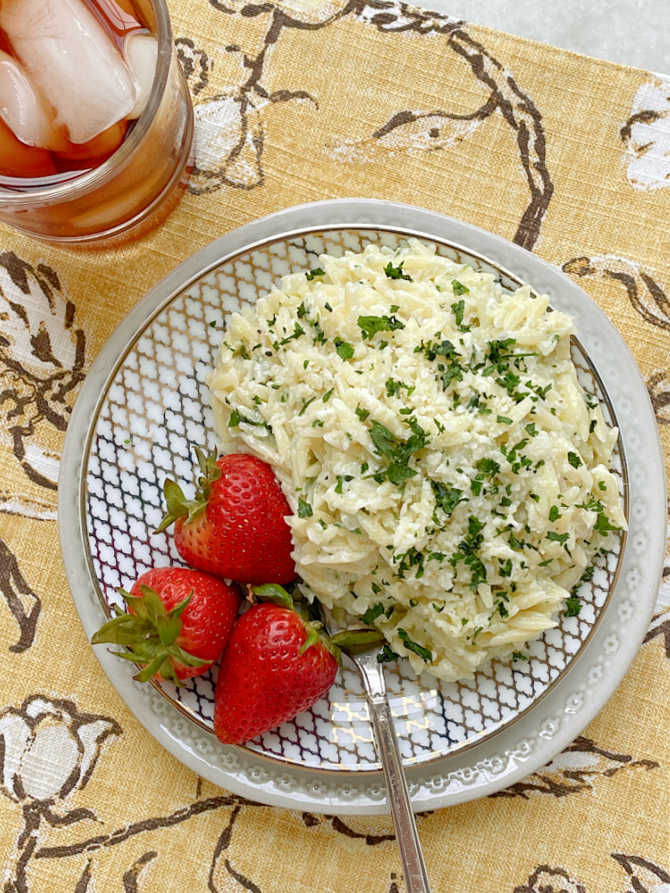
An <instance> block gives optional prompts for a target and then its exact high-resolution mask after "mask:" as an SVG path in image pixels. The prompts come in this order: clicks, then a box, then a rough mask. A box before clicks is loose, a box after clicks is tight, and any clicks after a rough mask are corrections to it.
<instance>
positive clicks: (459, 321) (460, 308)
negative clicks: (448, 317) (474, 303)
mask: <svg viewBox="0 0 670 893" xmlns="http://www.w3.org/2000/svg"><path fill="white" fill-rule="evenodd" d="M451 310H452V312H453V314H454V316H455V317H456V327H457V328H458V331H459V332H469V331H470V329H471V328H472V326H464V325H463V314H464V313H465V301H464V300H463V299H462V298H461V300H460V301H456V302H455V303H454V304H452V305H451Z"/></svg>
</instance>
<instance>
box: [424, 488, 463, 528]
mask: <svg viewBox="0 0 670 893" xmlns="http://www.w3.org/2000/svg"><path fill="white" fill-rule="evenodd" d="M430 486H431V487H432V490H433V496H434V497H435V511H433V520H434V521H435V523H436V524H437V523H438V520H437V517H436V512H437V509H438V508H441V509H442V511H443V512H444V513H445V515H446V516H447V518H448V517H450V515H451V513H452V512H453V510H454V509H455V508H456V506H457V505H458V504H459V502H466V497H464V496H463V491H462V490H459V489H458V488H457V487H449V486H448V485H447V484H442V483H440V481H431V482H430Z"/></svg>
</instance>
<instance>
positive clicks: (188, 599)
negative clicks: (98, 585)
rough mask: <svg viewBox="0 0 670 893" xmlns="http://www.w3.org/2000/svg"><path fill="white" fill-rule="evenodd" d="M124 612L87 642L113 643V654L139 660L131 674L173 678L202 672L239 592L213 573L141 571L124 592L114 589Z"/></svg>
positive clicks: (220, 641) (219, 646)
mask: <svg viewBox="0 0 670 893" xmlns="http://www.w3.org/2000/svg"><path fill="white" fill-rule="evenodd" d="M120 591H121V593H122V595H123V597H124V599H125V600H126V603H127V605H128V613H127V614H124V613H123V612H121V611H119V610H118V609H117V615H116V617H113V618H112V619H111V620H109V621H108V622H107V623H105V624H104V625H103V626H102V627H101V628H100V629H99V630H98V632H97V633H95V635H94V636H93V637H92V639H91V641H92V642H93V644H94V645H98V644H100V643H102V642H113V643H114V644H115V645H122V646H124V647H125V649H126V650H125V651H116V652H114V654H116V655H118V657H123V658H124V659H126V660H131V661H133V662H134V663H136V664H140V665H141V666H142V667H143V669H142V670H141V672H139V673H138V674H137V675H136V676H135V679H137V680H138V681H139V682H147V681H148V680H149V679H151V678H152V677H154V676H156V677H158V678H160V679H166V680H168V681H170V682H175V683H179V682H182V681H183V680H184V679H188V678H189V677H190V676H199V675H200V674H201V673H206V672H207V670H209V668H210V666H211V665H212V663H213V662H214V661H215V660H217V659H218V658H219V656H220V654H221V652H222V651H223V649H224V647H225V644H226V642H227V640H228V636H229V634H230V630H231V628H232V626H233V623H234V622H235V617H236V616H237V610H238V608H239V605H240V596H239V594H238V593H237V592H236V591H235V590H234V589H231V587H230V586H226V584H225V583H223V582H222V581H221V580H218V579H217V578H216V577H211V576H209V574H203V573H200V571H194V570H191V569H190V568H185V567H159V568H155V569H154V570H151V571H147V573H145V574H142V576H141V577H140V578H139V579H138V580H137V582H136V583H135V585H134V586H133V588H132V589H131V591H130V593H128V592H125V591H124V590H123V589H122V590H120Z"/></svg>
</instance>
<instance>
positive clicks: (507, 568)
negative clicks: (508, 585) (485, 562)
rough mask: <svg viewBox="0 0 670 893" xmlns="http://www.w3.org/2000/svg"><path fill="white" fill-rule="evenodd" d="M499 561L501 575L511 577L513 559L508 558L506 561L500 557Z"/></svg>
mask: <svg viewBox="0 0 670 893" xmlns="http://www.w3.org/2000/svg"><path fill="white" fill-rule="evenodd" d="M498 563H499V565H500V567H499V568H498V570H499V571H500V576H501V577H511V576H512V559H511V558H508V559H507V560H506V561H505V562H504V563H503V562H502V561H501V560H500V559H498Z"/></svg>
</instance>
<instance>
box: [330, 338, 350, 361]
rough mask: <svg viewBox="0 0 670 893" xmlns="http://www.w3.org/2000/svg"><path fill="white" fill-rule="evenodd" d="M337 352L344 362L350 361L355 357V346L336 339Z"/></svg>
mask: <svg viewBox="0 0 670 893" xmlns="http://www.w3.org/2000/svg"><path fill="white" fill-rule="evenodd" d="M335 350H336V351H337V354H338V356H339V357H341V358H342V359H343V360H350V359H351V358H352V357H353V355H354V347H353V344H349V342H348V341H341V340H340V339H339V338H336V339H335Z"/></svg>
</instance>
